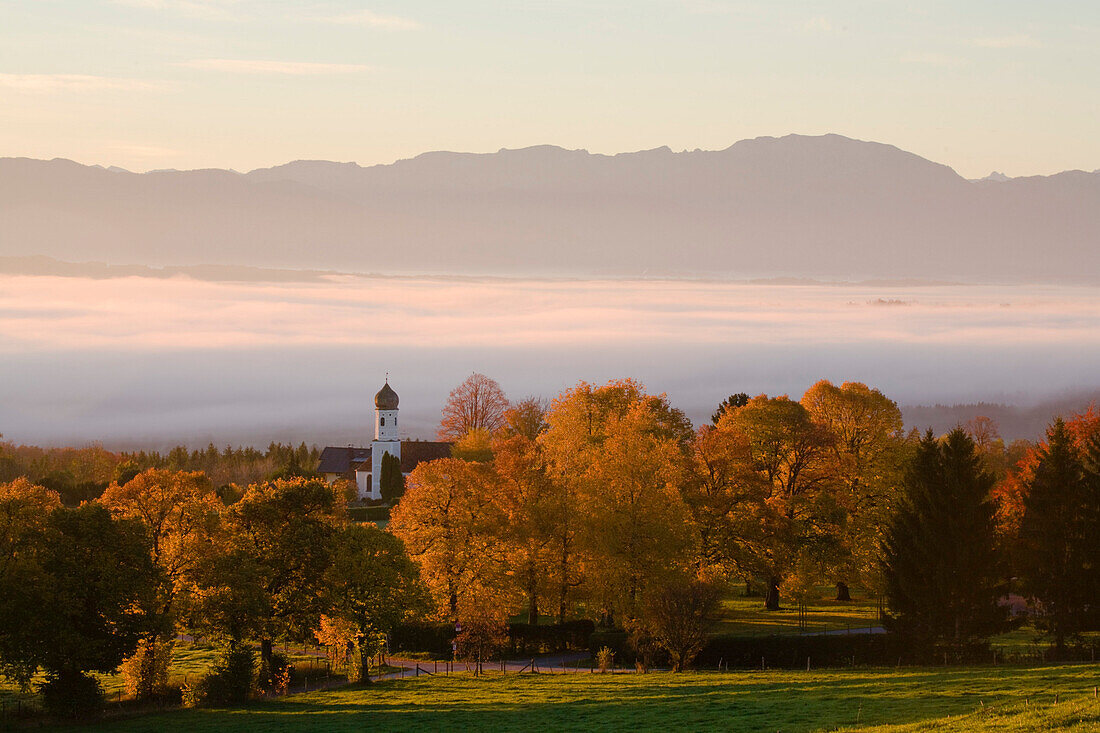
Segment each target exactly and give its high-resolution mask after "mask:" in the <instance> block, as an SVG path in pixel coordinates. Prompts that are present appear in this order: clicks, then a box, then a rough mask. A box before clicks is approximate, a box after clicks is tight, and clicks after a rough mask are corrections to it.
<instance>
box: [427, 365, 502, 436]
mask: <svg viewBox="0 0 1100 733" xmlns="http://www.w3.org/2000/svg"><path fill="white" fill-rule="evenodd" d="M507 409H508V398H507V397H506V396H505V394H504V390H502V389H501V388H500V385H499V384H498V383H497V381H496V380H495V379H490V378H489V377H487V376H485V375H484V374H479V373H477V372H474V373H473V374H471V375H470V376H469V377H467V378H466V381H464V382H463V383H462V384H460V385H458V386H457V387H455V388H454V389H452V390H451V394H450V395H449V396H448V397H447V403H446V404H445V405H444V406H443V419H442V420H440V423H439V439H440V440H458V439H459V438H461V437H462V436H464V435H466V434H467V433H468V432H470V431H471V430H475V429H482V430H487V431H488V432H490V433H494V432H496V431H497V430H499V429H500V427H501V426H502V425H504V413H505V411H507Z"/></svg>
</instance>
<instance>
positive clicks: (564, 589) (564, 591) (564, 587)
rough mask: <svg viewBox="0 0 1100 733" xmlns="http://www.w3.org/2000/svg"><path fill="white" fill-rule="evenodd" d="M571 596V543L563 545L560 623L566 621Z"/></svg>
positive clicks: (559, 604)
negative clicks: (567, 606) (568, 601)
mask: <svg viewBox="0 0 1100 733" xmlns="http://www.w3.org/2000/svg"><path fill="white" fill-rule="evenodd" d="M568 596H569V544H568V541H563V542H562V545H561V588H560V589H559V594H558V623H559V624H564V623H565V601H566V598H568Z"/></svg>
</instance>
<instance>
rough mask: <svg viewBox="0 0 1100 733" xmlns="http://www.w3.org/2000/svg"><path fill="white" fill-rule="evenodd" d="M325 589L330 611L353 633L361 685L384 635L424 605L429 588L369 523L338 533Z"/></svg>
mask: <svg viewBox="0 0 1100 733" xmlns="http://www.w3.org/2000/svg"><path fill="white" fill-rule="evenodd" d="M328 591H329V593H330V597H331V603H332V607H331V610H330V613H331V614H332V615H334V616H336V617H338V618H343V619H346V620H347V621H349V622H350V623H351V624H352V626H353V627H354V629H355V646H356V648H357V649H358V651H359V663H358V665H357V667H358V672H359V682H361V683H368V682H370V659H371V657H373V656H374V655H375V654H377V653H378V652H379V651H381V648H382V643H383V641H384V639H385V635H386V634H387V633H389V632H390V631H392V630H393V628H394V626H396V625H397V624H398V623H400V622H402V621H404V620H405V619H406V618H407V617H409V616H410V615H411V614H412V613H414V612H418V611H423V610H427V606H428V594H427V590H426V589H425V588H424V586H423V585H422V584H421V582H420V575H419V573H418V571H417V568H416V566H415V564H414V563H413V562H412V560H410V559H409V557H408V555H406V554H405V548H404V546H403V545H402V543H401V540H399V539H398V538H397V537H395V536H394V535H392V534H390V533H388V532H385V531H383V530H381V529H379V528H377V527H375V526H374V525H373V524H361V525H349V526H347V527H344V528H343V529H341V530H340V532H339V534H338V535H337V536H336V543H335V552H334V554H333V561H332V566H331V567H330V568H329V572H328Z"/></svg>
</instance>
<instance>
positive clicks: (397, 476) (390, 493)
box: [378, 452, 405, 504]
mask: <svg viewBox="0 0 1100 733" xmlns="http://www.w3.org/2000/svg"><path fill="white" fill-rule="evenodd" d="M378 490H379V492H380V493H381V494H382V500H383V501H385V502H386V503H387V504H394V503H396V502H397V500H398V499H400V498H401V495H402V494H404V493H405V477H404V476H402V475H401V459H400V458H398V457H397V456H392V455H390V454H389V453H388V452H387V453H383V454H382V472H381V476H380V477H379V480H378Z"/></svg>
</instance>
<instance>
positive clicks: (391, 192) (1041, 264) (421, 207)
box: [0, 135, 1100, 283]
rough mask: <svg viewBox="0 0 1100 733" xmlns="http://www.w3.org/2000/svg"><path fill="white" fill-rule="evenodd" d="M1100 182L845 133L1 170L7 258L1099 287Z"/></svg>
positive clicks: (21, 161) (19, 162)
mask: <svg viewBox="0 0 1100 733" xmlns="http://www.w3.org/2000/svg"><path fill="white" fill-rule="evenodd" d="M1097 244H1100V173H1098V172H1092V173H1086V172H1083V171H1068V172H1065V173H1060V174H1057V175H1054V176H1033V177H1022V178H1009V179H1007V180H1006V179H1005V178H1004V177H1002V176H990V177H988V178H986V179H981V180H978V181H969V180H966V179H964V178H962V177H961V176H959V175H958V174H957V173H955V171H953V170H952V169H951V168H949V167H947V166H945V165H941V164H938V163H934V162H932V161H928V160H926V159H924V158H921V157H919V156H917V155H914V154H912V153H908V152H905V151H903V150H900V149H898V148H896V147H894V146H891V145H884V144H881V143H871V142H862V141H857V140H852V139H849V138H846V137H842V136H839V135H825V136H821V137H805V136H798V135H789V136H786V137H782V138H756V139H754V140H744V141H741V142H738V143H736V144H734V145H732V146H730V147H729V148H726V149H725V150H719V151H692V152H682V153H676V152H673V151H671V150H670V149H668V148H667V147H663V148H656V149H654V150H646V151H640V152H636V153H621V154H618V155H597V154H590V153H588V152H586V151H583V150H565V149H562V148H558V147H554V146H536V147H531V148H524V149H520V150H501V151H499V152H497V153H488V154H473V153H448V152H433V153H425V154H423V155H419V156H417V157H415V158H411V159H408V160H401V161H398V162H396V163H393V164H389V165H376V166H369V167H361V166H358V165H356V164H354V163H332V162H327V161H295V162H292V163H287V164H285V165H281V166H276V167H273V168H264V169H258V170H254V171H251V172H249V173H244V174H242V173H236V172H232V171H224V170H194V171H158V172H150V173H144V174H136V173H130V172H126V171H121V170H119V169H106V168H101V167H98V166H83V165H79V164H77V163H73V162H72V161H66V160H60V159H56V160H52V161H40V160H30V159H25V158H2V159H0V256H30V255H46V256H50V257H55V258H57V259H61V260H68V261H88V260H98V261H103V262H107V263H112V264H117V263H140V264H148V265H168V264H172V265H195V264H217V265H248V266H258V267H271V268H306V269H315V270H331V269H342V270H353V271H361V272H410V273H411V272H431V273H483V274H516V275H576V276H586V275H600V274H605V275H606V274H614V275H643V274H649V275H676V274H690V275H701V274H715V275H721V276H731V277H760V276H763V277H769V276H789V277H811V278H838V279H867V278H928V279H968V280H1001V281H1050V282H1088V283H1093V282H1100V248H1098V247H1097V246H1096V245H1097Z"/></svg>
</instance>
